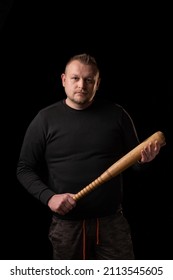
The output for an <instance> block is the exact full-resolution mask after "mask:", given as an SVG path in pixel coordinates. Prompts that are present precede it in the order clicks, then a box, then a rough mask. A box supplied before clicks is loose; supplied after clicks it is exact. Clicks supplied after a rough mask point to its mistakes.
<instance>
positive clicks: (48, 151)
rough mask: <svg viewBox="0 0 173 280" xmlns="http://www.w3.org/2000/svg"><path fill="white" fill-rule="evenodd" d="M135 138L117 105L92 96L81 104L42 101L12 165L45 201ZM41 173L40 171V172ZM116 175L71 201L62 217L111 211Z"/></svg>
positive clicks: (117, 198)
mask: <svg viewBox="0 0 173 280" xmlns="http://www.w3.org/2000/svg"><path fill="white" fill-rule="evenodd" d="M138 144H139V140H138V137H137V134H136V130H135V128H134V124H133V122H132V120H131V118H130V116H129V114H128V113H127V112H126V111H125V110H124V109H123V108H122V106H120V105H117V104H113V103H112V102H109V101H105V100H101V99H96V100H95V101H94V102H93V103H92V105H91V106H89V107H87V108H86V109H84V110H75V109H72V108H70V107H69V106H67V105H66V103H65V102H64V100H62V101H59V102H57V103H55V104H53V105H51V106H48V107H46V108H44V109H42V110H40V112H38V114H37V115H36V117H35V118H34V119H33V120H32V122H31V123H30V125H29V127H28V129H27V131H26V134H25V137H24V141H23V145H22V148H21V153H20V157H19V161H18V166H17V178H18V180H19V181H20V183H21V184H22V185H23V186H24V187H25V188H26V189H27V191H28V192H29V193H31V194H32V195H33V196H35V197H36V198H37V199H39V200H41V201H42V202H43V203H44V204H47V202H48V200H49V199H50V197H51V196H52V195H54V194H61V193H66V192H69V193H74V194H75V193H77V192H79V191H80V190H81V189H83V188H84V187H85V186H87V185H88V184H89V183H91V182H92V181H94V180H95V179H96V178H97V177H99V176H100V175H101V174H102V173H103V172H104V171H105V170H106V169H107V168H108V167H110V166H111V165H112V164H113V163H114V162H116V161H117V160H118V159H119V158H121V157H122V156H123V155H125V154H126V153H128V152H129V151H130V150H132V149H133V148H134V147H135V146H137V145H138ZM45 175H46V176H45ZM121 192H122V175H121V174H119V175H118V176H116V177H114V178H112V179H111V180H109V181H108V182H106V183H104V184H102V185H101V186H99V187H98V188H96V189H95V190H93V191H92V192H90V193H89V194H88V195H87V196H85V197H84V198H81V199H80V200H79V201H78V202H77V206H76V207H75V208H74V209H73V210H72V211H70V212H69V213H68V214H66V215H65V216H60V215H58V214H57V215H58V216H59V218H62V219H79V218H87V217H88V218H89V217H101V216H106V215H109V214H113V213H114V212H115V211H116V210H117V207H118V206H119V205H120V203H121V199H122V193H121Z"/></svg>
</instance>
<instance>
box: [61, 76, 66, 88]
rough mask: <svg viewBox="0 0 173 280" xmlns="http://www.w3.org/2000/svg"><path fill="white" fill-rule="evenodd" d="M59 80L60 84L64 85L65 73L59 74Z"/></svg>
mask: <svg viewBox="0 0 173 280" xmlns="http://www.w3.org/2000/svg"><path fill="white" fill-rule="evenodd" d="M61 81H62V85H63V87H64V86H65V73H62V74H61Z"/></svg>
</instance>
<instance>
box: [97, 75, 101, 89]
mask: <svg viewBox="0 0 173 280" xmlns="http://www.w3.org/2000/svg"><path fill="white" fill-rule="evenodd" d="M100 82H101V78H99V79H98V81H97V90H98V89H99V86H100Z"/></svg>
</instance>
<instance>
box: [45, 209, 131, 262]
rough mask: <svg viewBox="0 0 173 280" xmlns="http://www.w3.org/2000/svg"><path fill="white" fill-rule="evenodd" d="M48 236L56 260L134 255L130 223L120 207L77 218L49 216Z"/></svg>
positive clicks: (118, 257)
mask: <svg viewBox="0 0 173 280" xmlns="http://www.w3.org/2000/svg"><path fill="white" fill-rule="evenodd" d="M49 239H50V241H51V243H52V246H53V259H56V260H81V259H88V260H94V259H97V260H129V259H134V254H133V246H132V240H131V233H130V227H129V224H128V222H127V220H126V218H125V217H124V216H123V213H122V211H121V210H119V211H118V212H117V213H116V214H114V215H111V216H107V217H103V218H99V219H87V220H80V221H77V220H75V221H71V220H60V219H58V218H57V217H55V216H53V217H52V222H51V225H50V230H49Z"/></svg>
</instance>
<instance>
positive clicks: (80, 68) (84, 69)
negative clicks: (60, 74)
mask: <svg viewBox="0 0 173 280" xmlns="http://www.w3.org/2000/svg"><path fill="white" fill-rule="evenodd" d="M65 72H66V73H67V74H70V75H82V74H83V75H87V76H95V75H96V74H97V71H96V68H95V66H94V65H87V64H83V63H82V62H80V61H78V60H73V61H71V62H70V63H69V64H68V65H67V67H66V71H65Z"/></svg>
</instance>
